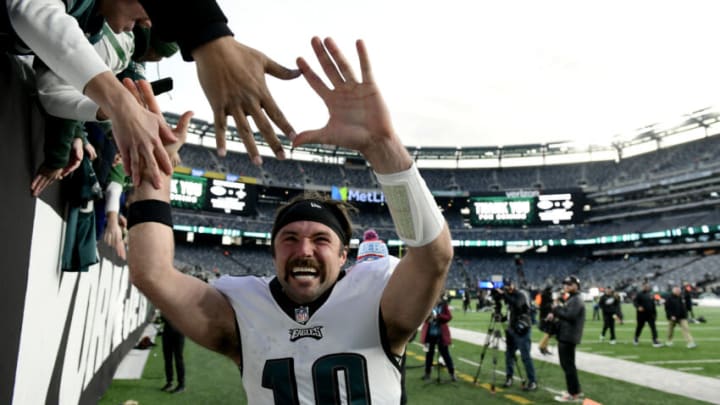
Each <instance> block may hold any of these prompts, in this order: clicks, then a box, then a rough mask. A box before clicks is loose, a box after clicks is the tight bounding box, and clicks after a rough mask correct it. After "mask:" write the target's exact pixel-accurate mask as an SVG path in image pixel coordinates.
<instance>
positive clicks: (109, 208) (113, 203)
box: [105, 181, 122, 214]
mask: <svg viewBox="0 0 720 405" xmlns="http://www.w3.org/2000/svg"><path fill="white" fill-rule="evenodd" d="M121 195H122V186H121V185H120V183H117V182H114V181H111V182H110V184H108V186H107V188H106V189H105V213H106V214H107V213H108V212H117V213H120V196H121Z"/></svg>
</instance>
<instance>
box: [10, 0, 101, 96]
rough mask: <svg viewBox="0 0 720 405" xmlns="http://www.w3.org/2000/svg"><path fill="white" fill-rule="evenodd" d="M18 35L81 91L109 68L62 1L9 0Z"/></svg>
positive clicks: (55, 70) (64, 78) (13, 22)
mask: <svg viewBox="0 0 720 405" xmlns="http://www.w3.org/2000/svg"><path fill="white" fill-rule="evenodd" d="M6 1H7V8H8V16H9V17H10V23H11V24H12V26H13V28H14V29H15V32H16V33H17V34H18V36H19V37H20V38H21V39H22V40H23V41H24V42H25V44H26V45H27V46H28V47H29V48H30V49H32V51H33V52H34V53H35V55H36V56H38V57H39V58H40V59H42V61H43V62H45V64H46V65H48V66H49V67H50V69H51V70H53V71H54V72H56V73H57V74H58V76H60V77H61V78H63V80H65V81H67V82H68V83H70V84H71V85H72V86H73V87H75V88H76V89H78V90H80V91H84V89H85V86H86V85H87V83H88V82H89V81H90V79H92V78H93V77H95V76H96V75H98V74H100V73H102V72H105V71H108V70H109V69H108V67H107V66H106V65H105V63H104V62H103V61H102V59H101V58H100V56H98V54H97V53H96V52H95V50H94V49H93V47H92V45H90V42H89V41H88V40H87V38H86V37H85V34H84V33H83V32H82V30H81V29H80V26H79V25H78V23H77V21H76V20H75V18H73V17H72V16H71V15H69V14H67V13H66V11H65V4H63V2H62V1H60V0H6Z"/></svg>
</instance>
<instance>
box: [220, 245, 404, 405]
mask: <svg viewBox="0 0 720 405" xmlns="http://www.w3.org/2000/svg"><path fill="white" fill-rule="evenodd" d="M396 263H397V261H391V260H386V259H385V258H384V259H382V260H375V261H370V262H366V263H360V264H357V265H356V266H355V269H354V271H352V272H350V273H348V274H347V275H345V277H343V278H342V279H341V280H340V281H338V282H337V283H336V284H335V287H334V288H333V290H332V292H331V294H330V296H329V297H328V298H327V300H326V301H325V302H324V303H323V304H322V305H321V306H320V307H319V308H317V309H316V311H315V312H314V313H304V314H303V313H302V312H303V308H302V307H301V308H300V309H295V317H294V318H292V317H290V316H289V315H288V314H287V313H286V312H285V311H283V309H282V307H281V306H280V305H279V303H278V302H277V301H276V300H275V298H274V297H273V295H272V293H271V289H270V282H271V281H272V279H273V277H264V278H260V277H250V276H246V277H229V276H226V277H222V278H220V279H218V280H217V281H215V283H214V286H215V287H216V288H217V289H218V290H220V291H221V292H222V293H223V294H225V295H226V296H227V297H228V299H229V301H230V303H231V305H232V307H233V309H234V311H235V316H236V319H237V323H238V329H239V331H240V338H241V345H242V380H243V386H244V388H245V392H246V393H247V397H248V403H250V404H273V403H274V404H318V405H324V404H350V403H352V404H370V403H373V404H399V403H400V395H401V389H402V387H401V381H400V378H401V375H400V369H399V364H398V361H397V360H396V359H395V356H393V355H392V354H391V353H389V352H386V351H385V349H384V348H383V342H382V340H381V332H380V298H381V296H382V292H383V290H384V289H385V285H386V284H387V282H388V280H389V278H390V274H391V268H390V267H391V265H394V264H396ZM361 268H362V269H361ZM298 311H300V313H298ZM296 318H297V319H299V320H300V321H296ZM302 321H304V322H302Z"/></svg>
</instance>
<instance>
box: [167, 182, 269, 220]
mask: <svg viewBox="0 0 720 405" xmlns="http://www.w3.org/2000/svg"><path fill="white" fill-rule="evenodd" d="M256 201H257V189H256V186H255V185H252V184H245V183H238V182H233V181H226V180H219V179H209V178H206V177H197V176H188V175H184V174H178V173H173V176H172V180H171V183H170V203H171V204H172V206H173V207H178V208H185V209H192V210H206V211H220V212H224V213H226V214H238V215H253V214H255V212H256V211H255V210H256Z"/></svg>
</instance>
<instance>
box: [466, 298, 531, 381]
mask: <svg viewBox="0 0 720 405" xmlns="http://www.w3.org/2000/svg"><path fill="white" fill-rule="evenodd" d="M498 324H499V326H498ZM504 325H505V322H503V316H502V314H501V313H500V312H499V311H496V312H494V313H493V314H492V316H491V318H490V325H489V326H488V331H487V334H486V336H485V344H484V345H483V349H482V352H480V364H478V368H477V371H475V379H474V380H473V384H477V381H478V377H479V376H480V371H481V370H482V365H483V361H484V360H485V355H486V354H487V350H488V348H490V349H491V350H492V365H493V371H492V382H491V384H490V392H493V393H494V392H495V387H496V386H497V385H496V381H497V363H498V349H499V346H500V341H501V340H502V331H503V329H504ZM513 355H514V354H513ZM517 371H518V374H520V377H521V378H522V372H521V371H520V365H519V364H518V367H517Z"/></svg>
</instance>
